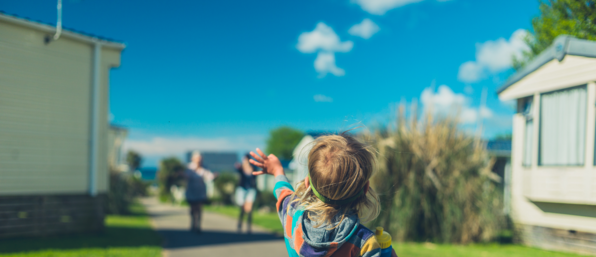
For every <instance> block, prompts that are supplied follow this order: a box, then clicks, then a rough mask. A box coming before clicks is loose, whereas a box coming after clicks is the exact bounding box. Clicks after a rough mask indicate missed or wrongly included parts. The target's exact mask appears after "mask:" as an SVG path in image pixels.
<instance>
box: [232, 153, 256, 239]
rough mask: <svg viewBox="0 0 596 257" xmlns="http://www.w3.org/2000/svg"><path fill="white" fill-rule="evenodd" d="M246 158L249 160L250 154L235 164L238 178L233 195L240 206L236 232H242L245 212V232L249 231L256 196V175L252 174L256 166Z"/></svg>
mask: <svg viewBox="0 0 596 257" xmlns="http://www.w3.org/2000/svg"><path fill="white" fill-rule="evenodd" d="M248 160H250V155H249V154H246V155H245V156H244V157H243V158H242V163H237V164H236V170H237V171H238V173H239V174H240V180H239V182H238V186H237V187H236V194H235V197H234V198H235V201H236V204H238V206H240V216H239V217H238V233H240V232H242V220H243V218H244V214H245V213H246V214H247V218H246V223H247V232H248V233H251V225H252V206H253V203H254V202H255V200H256V198H257V176H255V175H253V174H252V173H253V172H254V171H256V166H254V165H252V164H251V163H250V162H249V161H248Z"/></svg>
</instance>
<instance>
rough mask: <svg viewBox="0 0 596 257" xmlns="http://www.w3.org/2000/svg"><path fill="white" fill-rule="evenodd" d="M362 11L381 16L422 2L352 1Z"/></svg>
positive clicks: (407, 0)
mask: <svg viewBox="0 0 596 257" xmlns="http://www.w3.org/2000/svg"><path fill="white" fill-rule="evenodd" d="M353 1H354V2H355V3H356V4H358V5H360V7H361V8H362V10H365V11H367V12H369V13H372V14H377V15H383V14H385V12H387V11H389V10H391V9H394V8H397V7H401V6H404V5H407V4H411V3H417V2H421V1H423V0H353Z"/></svg>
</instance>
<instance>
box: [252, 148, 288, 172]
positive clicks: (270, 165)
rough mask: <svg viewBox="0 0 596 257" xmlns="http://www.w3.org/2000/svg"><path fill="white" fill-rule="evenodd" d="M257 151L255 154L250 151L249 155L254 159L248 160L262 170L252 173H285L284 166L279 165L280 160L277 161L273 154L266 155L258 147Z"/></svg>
mask: <svg viewBox="0 0 596 257" xmlns="http://www.w3.org/2000/svg"><path fill="white" fill-rule="evenodd" d="M257 153H259V155H257V154H255V153H253V152H250V155H251V156H252V157H253V158H255V159H254V160H253V159H251V160H249V161H250V163H252V164H253V165H255V166H257V167H260V168H261V169H263V170H262V171H255V172H253V173H252V174H253V175H262V174H269V175H273V176H278V175H285V174H284V168H283V167H282V166H281V162H280V161H279V159H278V158H277V156H275V155H273V154H270V155H269V156H266V155H265V154H264V153H263V152H262V151H261V149H259V148H257Z"/></svg>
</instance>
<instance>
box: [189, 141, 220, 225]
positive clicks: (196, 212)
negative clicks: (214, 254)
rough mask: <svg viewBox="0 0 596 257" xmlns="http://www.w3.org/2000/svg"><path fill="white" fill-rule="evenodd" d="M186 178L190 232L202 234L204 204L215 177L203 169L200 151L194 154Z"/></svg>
mask: <svg viewBox="0 0 596 257" xmlns="http://www.w3.org/2000/svg"><path fill="white" fill-rule="evenodd" d="M184 177H185V178H186V181H187V183H186V193H185V196H186V202H188V205H189V206H190V230H191V231H194V232H197V233H201V216H202V212H203V203H204V202H206V201H207V185H206V183H207V182H210V181H212V180H213V179H214V178H215V175H214V174H213V173H211V171H209V170H207V169H205V168H204V167H203V157H202V156H201V153H200V152H198V151H194V152H193V153H192V157H191V161H190V163H189V164H188V167H187V169H186V171H184Z"/></svg>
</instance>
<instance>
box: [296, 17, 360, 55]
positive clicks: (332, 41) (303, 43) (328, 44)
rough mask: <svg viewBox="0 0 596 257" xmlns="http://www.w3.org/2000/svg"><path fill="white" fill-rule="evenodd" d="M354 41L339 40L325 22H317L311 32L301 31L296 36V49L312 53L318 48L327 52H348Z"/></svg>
mask: <svg viewBox="0 0 596 257" xmlns="http://www.w3.org/2000/svg"><path fill="white" fill-rule="evenodd" d="M353 46H354V43H352V41H345V42H341V40H340V39H339V36H337V34H335V31H333V29H332V28H331V27H329V26H327V24H325V23H323V22H319V23H318V24H317V27H316V28H315V29H314V30H313V31H311V32H303V33H302V34H300V36H299V37H298V45H296V48H298V51H300V52H303V53H314V52H317V51H319V50H323V51H327V52H349V51H350V50H352V47H353Z"/></svg>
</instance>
